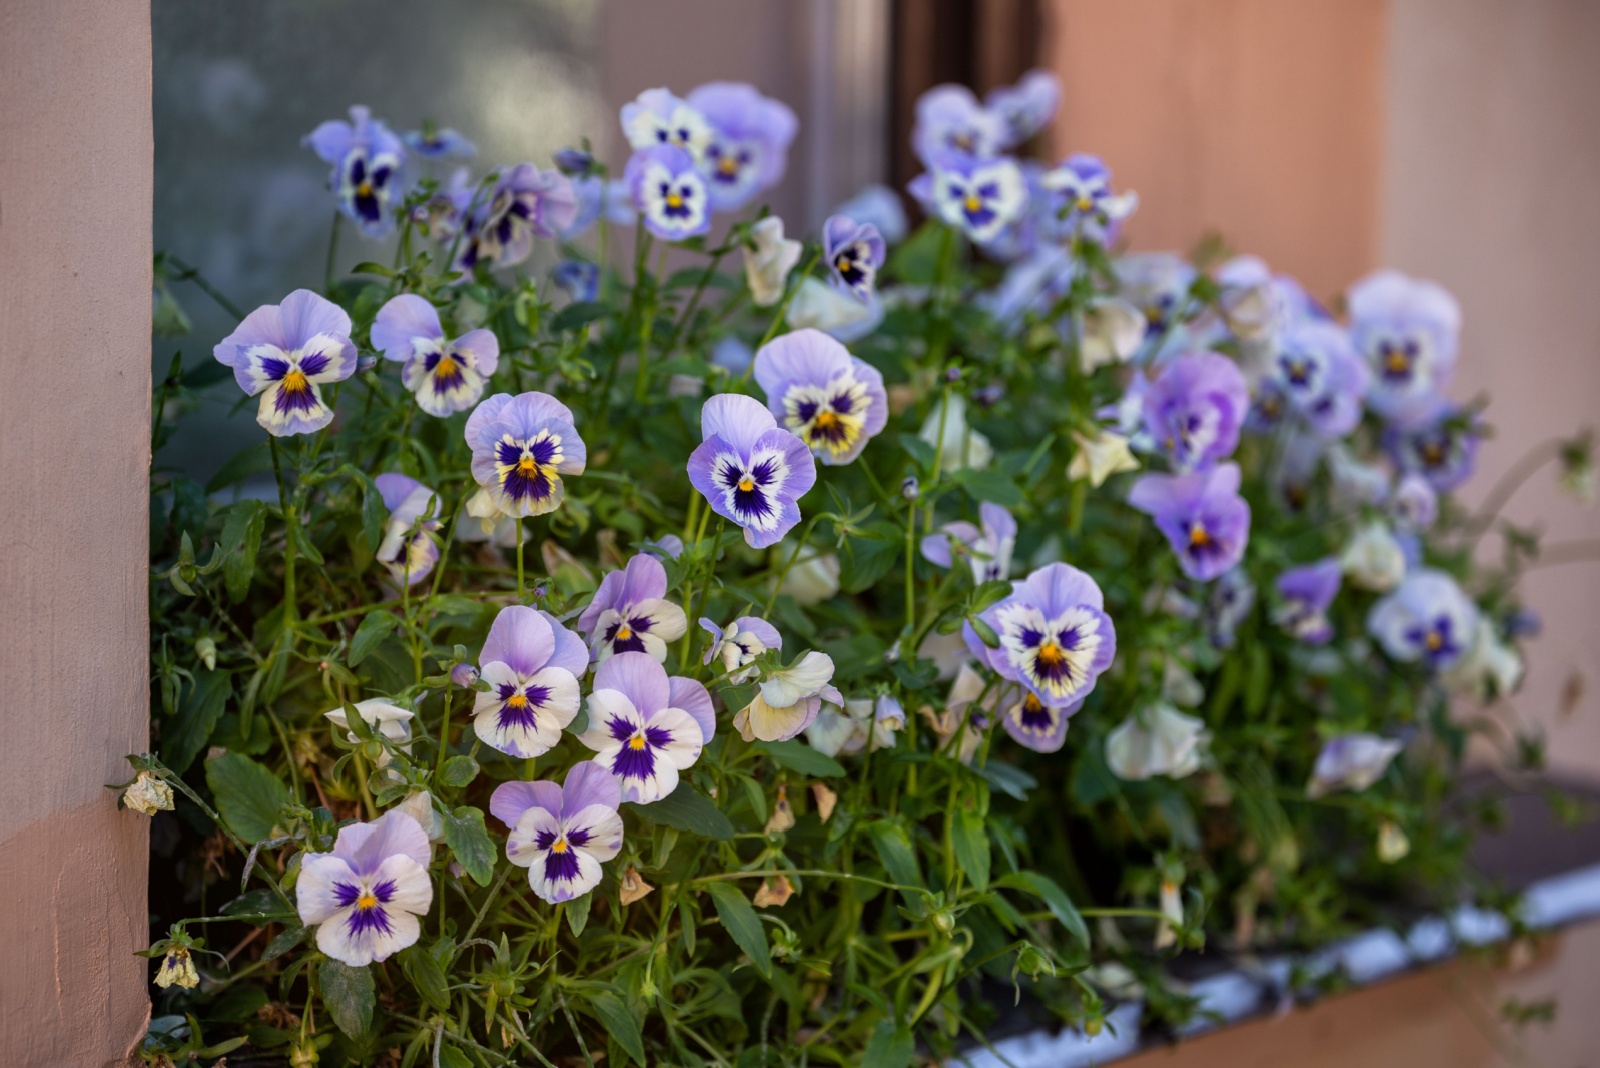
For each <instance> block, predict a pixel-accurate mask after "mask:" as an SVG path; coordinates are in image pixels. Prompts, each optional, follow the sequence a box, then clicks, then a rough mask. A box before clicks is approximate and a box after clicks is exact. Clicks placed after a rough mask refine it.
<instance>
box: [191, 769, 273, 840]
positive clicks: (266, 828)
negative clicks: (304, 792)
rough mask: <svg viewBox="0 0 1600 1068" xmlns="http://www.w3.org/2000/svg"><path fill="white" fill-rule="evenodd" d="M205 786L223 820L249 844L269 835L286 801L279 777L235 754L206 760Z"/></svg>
mask: <svg viewBox="0 0 1600 1068" xmlns="http://www.w3.org/2000/svg"><path fill="white" fill-rule="evenodd" d="M206 785H207V786H209V787H210V788H211V793H212V796H213V797H215V798H216V802H217V812H218V814H219V815H221V816H222V820H223V822H224V823H226V824H227V825H228V827H229V829H231V830H232V831H233V833H234V834H236V835H238V836H239V837H240V838H242V839H244V840H245V841H246V842H248V843H249V844H251V845H255V844H256V843H257V842H259V841H261V840H262V839H263V838H270V837H271V836H272V828H273V825H274V824H275V823H277V821H278V809H279V808H280V807H282V805H283V803H284V802H285V801H287V800H289V788H288V787H287V786H285V785H284V783H283V780H282V779H280V778H278V777H277V776H276V775H274V774H273V773H272V772H270V771H268V770H267V769H266V768H265V767H263V766H262V765H260V764H257V763H256V762H255V761H254V760H251V759H250V758H249V757H247V756H241V755H240V754H238V753H224V754H223V755H222V756H219V757H216V758H215V759H212V760H208V761H206Z"/></svg>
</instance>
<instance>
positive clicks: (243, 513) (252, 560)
mask: <svg viewBox="0 0 1600 1068" xmlns="http://www.w3.org/2000/svg"><path fill="white" fill-rule="evenodd" d="M266 526H267V506H266V505H264V504H262V503H261V502H260V501H240V502H239V503H238V504H235V505H233V506H232V507H231V508H229V509H228V518H227V520H226V521H225V522H224V523H223V524H222V540H221V541H220V542H219V543H218V545H219V548H220V549H221V550H222V552H224V553H226V554H227V555H226V556H225V557H223V560H222V581H223V584H224V585H225V586H227V589H228V600H230V601H232V602H233V603H234V604H238V603H239V602H240V601H242V600H244V598H245V594H247V593H249V592H250V580H251V579H253V578H254V577H255V574H256V557H257V555H259V554H260V552H261V534H262V531H264V530H265V529H266Z"/></svg>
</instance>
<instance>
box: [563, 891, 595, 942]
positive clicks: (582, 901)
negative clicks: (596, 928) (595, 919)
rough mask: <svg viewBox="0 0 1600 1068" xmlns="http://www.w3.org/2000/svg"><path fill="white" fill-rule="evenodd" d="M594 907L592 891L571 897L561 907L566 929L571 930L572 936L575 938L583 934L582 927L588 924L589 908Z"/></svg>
mask: <svg viewBox="0 0 1600 1068" xmlns="http://www.w3.org/2000/svg"><path fill="white" fill-rule="evenodd" d="M593 907H594V893H593V892H592V891H591V892H590V893H587V894H583V895H581V896H579V897H575V898H573V899H572V900H571V901H568V902H567V903H566V904H565V905H563V906H562V907H561V913H562V915H564V916H565V917H566V918H567V929H568V930H569V931H571V932H572V937H573V938H577V937H578V936H579V935H581V934H583V929H584V928H585V927H587V926H589V910H590V909H591V908H593Z"/></svg>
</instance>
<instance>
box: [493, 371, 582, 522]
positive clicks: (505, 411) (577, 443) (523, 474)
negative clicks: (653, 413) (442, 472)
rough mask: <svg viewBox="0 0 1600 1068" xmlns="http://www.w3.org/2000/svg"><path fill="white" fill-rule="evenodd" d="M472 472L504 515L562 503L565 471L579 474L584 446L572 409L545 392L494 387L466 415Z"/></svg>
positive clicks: (523, 513) (552, 508)
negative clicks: (499, 390)
mask: <svg viewBox="0 0 1600 1068" xmlns="http://www.w3.org/2000/svg"><path fill="white" fill-rule="evenodd" d="M466 438H467V445H468V446H470V447H471V449H472V477H473V478H474V479H476V480H477V482H478V485H480V486H482V487H483V488H484V489H485V490H487V491H488V494H489V497H490V500H491V501H492V503H493V504H494V506H495V507H496V508H497V509H499V510H500V511H501V512H504V513H505V514H506V515H509V516H513V517H519V516H529V515H543V514H545V513H546V512H553V511H555V510H556V509H557V508H559V507H560V506H561V500H562V497H563V496H564V494H565V488H564V487H563V485H562V481H561V478H562V476H563V475H581V474H582V473H583V469H584V466H585V465H586V464H587V462H588V450H587V449H586V448H585V447H584V444H583V439H582V438H580V437H579V436H578V431H577V428H576V427H574V426H573V417H572V409H570V408H568V407H567V406H566V405H565V404H562V403H561V402H560V401H558V400H556V399H555V398H554V397H552V396H550V395H549V394H548V393H538V392H528V393H519V394H517V395H516V396H515V397H513V396H511V395H510V394H508V393H496V394H495V395H494V396H492V397H490V398H489V399H487V400H485V401H484V402H483V403H482V404H480V405H478V407H477V408H476V409H474V410H473V412H472V415H471V416H469V417H468V418H467V431H466Z"/></svg>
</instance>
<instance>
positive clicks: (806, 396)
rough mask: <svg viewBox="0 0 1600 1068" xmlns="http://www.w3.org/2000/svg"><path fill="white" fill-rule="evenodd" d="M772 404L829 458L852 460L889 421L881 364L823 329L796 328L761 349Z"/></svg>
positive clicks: (758, 374)
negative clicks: (856, 353) (862, 356)
mask: <svg viewBox="0 0 1600 1068" xmlns="http://www.w3.org/2000/svg"><path fill="white" fill-rule="evenodd" d="M755 378H756V382H758V383H759V384H760V386H761V388H762V390H764V391H765V392H766V394H767V409H768V410H769V411H770V412H771V413H772V415H773V417H774V418H775V419H776V420H777V422H778V423H779V425H781V426H783V427H786V428H787V429H788V430H790V431H791V432H792V433H793V434H794V435H795V436H796V437H798V438H799V439H800V440H801V441H803V442H805V443H806V445H807V446H808V447H809V448H810V449H811V451H812V453H813V454H814V455H815V456H816V457H817V458H818V459H819V460H821V461H822V462H823V463H825V464H829V465H835V464H847V463H850V462H851V461H852V460H854V459H855V458H856V457H857V456H859V455H861V450H862V449H864V448H865V447H866V444H867V441H868V439H870V438H872V437H873V436H874V435H876V434H877V433H878V432H879V431H881V430H882V429H883V428H884V426H885V425H886V424H887V423H888V421H889V394H888V393H887V392H886V391H885V390H884V388H883V375H882V374H881V373H879V371H878V369H877V368H876V367H873V366H872V365H871V364H869V363H867V362H866V361H865V360H862V359H860V358H859V357H856V356H852V355H850V350H849V349H846V348H845V347H844V346H843V345H841V344H839V342H837V341H835V340H834V339H833V338H831V337H829V336H828V335H827V334H824V333H823V332H822V331H820V330H809V329H806V330H793V331H790V332H789V333H787V334H784V335H783V336H781V337H777V338H773V339H772V340H771V341H769V342H767V343H766V344H765V345H763V346H762V347H761V351H759V352H757V353H756V364H755Z"/></svg>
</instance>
